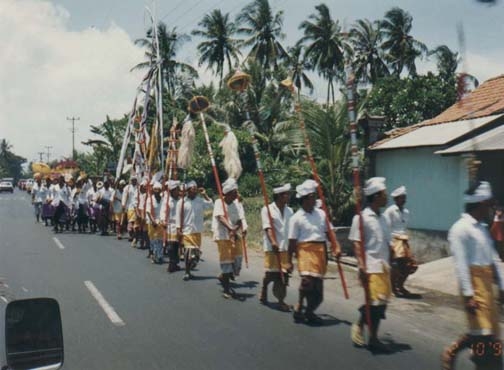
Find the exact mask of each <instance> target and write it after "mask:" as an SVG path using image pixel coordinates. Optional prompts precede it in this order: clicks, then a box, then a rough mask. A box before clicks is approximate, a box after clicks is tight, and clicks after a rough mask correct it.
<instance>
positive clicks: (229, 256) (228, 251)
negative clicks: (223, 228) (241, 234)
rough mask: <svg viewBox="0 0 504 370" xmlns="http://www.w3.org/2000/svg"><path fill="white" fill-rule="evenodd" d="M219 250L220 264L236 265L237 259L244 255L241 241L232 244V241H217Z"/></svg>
mask: <svg viewBox="0 0 504 370" xmlns="http://www.w3.org/2000/svg"><path fill="white" fill-rule="evenodd" d="M217 248H218V249H219V262H220V263H234V262H235V258H236V257H240V256H241V255H242V250H241V248H242V245H241V239H238V240H237V241H236V242H235V243H232V242H231V240H217Z"/></svg>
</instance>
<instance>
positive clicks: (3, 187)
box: [0, 181, 14, 193]
mask: <svg viewBox="0 0 504 370" xmlns="http://www.w3.org/2000/svg"><path fill="white" fill-rule="evenodd" d="M4 191H7V192H9V193H14V186H12V183H11V182H9V181H2V182H0V193H3V192H4Z"/></svg>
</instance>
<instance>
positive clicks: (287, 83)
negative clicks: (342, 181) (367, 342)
mask: <svg viewBox="0 0 504 370" xmlns="http://www.w3.org/2000/svg"><path fill="white" fill-rule="evenodd" d="M280 86H282V87H284V88H286V89H288V90H289V91H290V92H291V93H292V95H293V96H294V97H295V95H296V94H295V93H294V92H295V88H294V84H293V82H292V80H291V79H290V78H287V79H285V80H283V81H282V82H280ZM294 109H295V111H296V113H297V114H298V118H299V127H300V129H301V132H302V133H303V136H304V143H305V147H306V151H307V154H308V160H309V162H310V166H311V170H312V175H313V177H314V179H315V181H316V182H317V184H318V186H317V192H318V196H319V198H320V200H321V202H322V209H323V210H324V213H325V216H326V217H325V223H326V228H327V234H328V235H329V241H330V243H331V249H332V253H333V255H335V256H336V264H337V266H338V272H339V275H340V278H341V285H342V287H343V293H344V295H345V298H346V299H349V298H350V296H349V295H348V289H347V285H346V281H345V275H344V274H343V268H342V267H341V263H340V261H339V256H340V254H341V247H340V246H339V243H338V240H337V239H336V234H335V233H334V230H333V228H332V225H331V222H330V220H329V211H328V210H327V206H326V200H325V196H324V191H323V190H322V183H321V181H320V177H319V175H318V172H317V166H316V164H315V160H314V159H313V154H312V150H311V144H310V139H309V137H308V133H307V132H306V127H305V123H304V117H303V113H302V111H301V102H300V99H299V97H298V98H297V99H296V104H295V108H294Z"/></svg>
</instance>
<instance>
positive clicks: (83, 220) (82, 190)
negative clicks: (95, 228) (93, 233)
mask: <svg viewBox="0 0 504 370" xmlns="http://www.w3.org/2000/svg"><path fill="white" fill-rule="evenodd" d="M86 180H87V181H86ZM92 188H93V183H92V182H91V180H90V179H87V176H86V175H85V174H81V175H80V176H79V177H78V178H77V182H76V183H75V197H76V198H77V199H76V202H77V227H78V231H79V233H83V232H86V227H87V224H88V207H89V199H88V191H89V190H90V189H92Z"/></svg>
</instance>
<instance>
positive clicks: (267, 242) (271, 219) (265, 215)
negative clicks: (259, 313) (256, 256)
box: [259, 184, 293, 311]
mask: <svg viewBox="0 0 504 370" xmlns="http://www.w3.org/2000/svg"><path fill="white" fill-rule="evenodd" d="M290 193H291V184H283V185H279V186H276V187H274V188H273V202H272V203H270V204H269V205H268V208H266V206H264V207H263V208H262V209H261V221H262V228H263V230H264V235H263V248H264V269H265V274H264V277H263V283H262V288H261V294H260V296H259V301H260V302H261V303H262V304H267V303H268V285H269V283H271V282H273V295H274V296H275V297H276V298H277V299H278V307H279V309H280V310H282V311H290V307H289V306H288V305H287V304H286V303H285V302H284V299H285V296H286V295H287V284H288V273H289V272H290V271H291V269H292V265H291V264H290V261H289V253H288V244H289V242H288V239H287V234H288V227H289V221H290V219H291V217H292V215H293V211H292V208H290V207H289V206H288V204H289V200H290ZM278 261H280V266H279V264H278ZM280 269H281V270H280ZM281 271H282V272H283V276H284V279H283V281H282V274H281Z"/></svg>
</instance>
